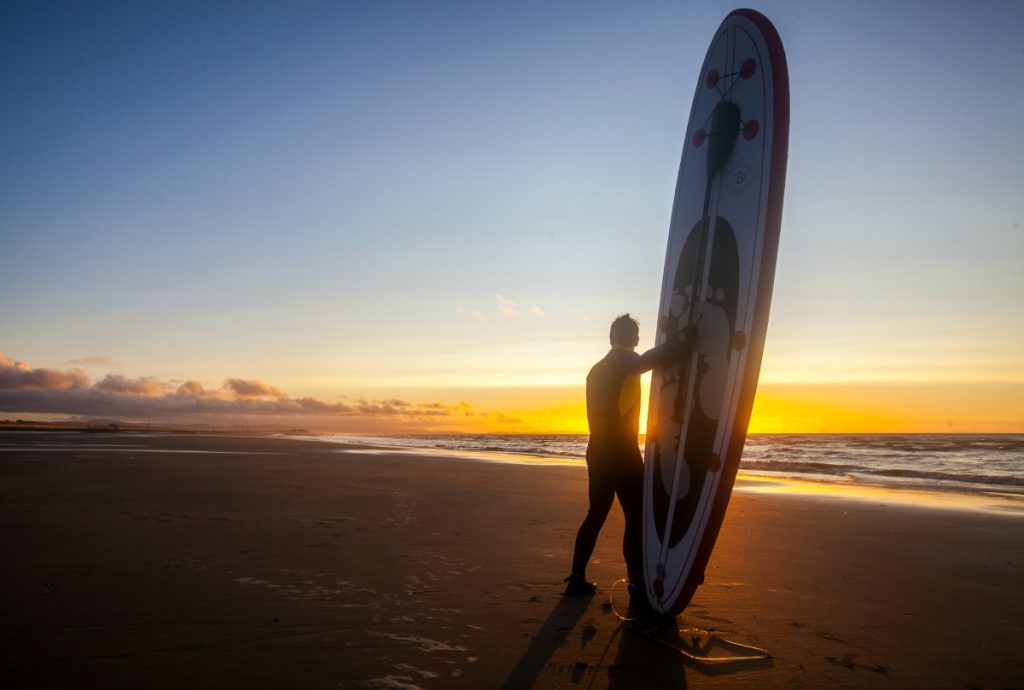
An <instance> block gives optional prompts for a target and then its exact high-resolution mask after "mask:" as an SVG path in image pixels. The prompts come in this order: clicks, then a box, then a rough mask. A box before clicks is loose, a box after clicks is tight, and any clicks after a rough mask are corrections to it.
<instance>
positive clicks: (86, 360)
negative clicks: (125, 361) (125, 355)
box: [64, 355, 121, 367]
mask: <svg viewBox="0 0 1024 690" xmlns="http://www.w3.org/2000/svg"><path fill="white" fill-rule="evenodd" d="M64 363H65V364H68V365H70V366H80V367H119V366H121V365H120V364H118V363H117V362H116V361H114V360H113V359H111V358H110V357H103V356H101V355H93V356H92V357H78V358H76V359H69V360H68V361H66V362H64Z"/></svg>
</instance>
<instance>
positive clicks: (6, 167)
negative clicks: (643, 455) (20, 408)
mask: <svg viewBox="0 0 1024 690" xmlns="http://www.w3.org/2000/svg"><path fill="white" fill-rule="evenodd" d="M752 6H753V7H755V8H756V9H759V10H760V11H762V12H764V13H765V14H766V15H767V16H768V17H769V18H770V19H771V20H772V21H773V22H774V23H775V24H776V26H777V28H778V30H779V33H780V34H781V36H782V39H783V42H784V44H785V47H786V51H787V55H788V60H789V65H790V77H791V86H792V122H791V138H790V141H791V146H790V158H789V174H788V184H787V192H786V204H785V210H784V216H783V230H782V240H781V245H780V252H779V266H778V271H777V278H776V288H775V299H774V302H773V307H772V320H771V324H770V327H769V336H768V344H767V348H766V354H765V363H764V368H763V371H762V375H763V380H764V381H765V382H768V383H788V382H799V383H808V382H812V383H813V382H822V383H842V382H850V381H856V382H870V381H910V382H932V381H947V382H948V381H956V382H967V383H970V382H988V383H992V382H1003V383H1006V382H1009V383H1010V384H1015V385H1017V386H1018V390H1019V389H1021V388H1024V360H1022V357H1021V355H1020V353H1021V352H1024V318H1022V317H1024V309H1022V308H1021V306H1020V302H1019V299H1020V296H1021V295H1022V294H1024V271H1022V270H1021V268H1020V267H1021V266H1022V265H1024V231H1022V224H1024V201H1022V198H1021V193H1020V190H1021V189H1024V172H1022V168H1021V161H1022V160H1024V130H1022V129H1021V127H1020V126H1019V124H1018V123H1019V120H1020V113H1021V112H1022V111H1024V38H1022V34H1021V31H1020V27H1021V26H1024V4H1022V3H1019V2H1013V1H1008V2H972V3H967V2H903V3H897V4H896V5H895V6H892V5H890V4H889V3H881V2H878V3H873V2H868V3H857V4H856V5H855V4H853V3H830V2H761V3H753V4H752ZM732 8H733V6H732V5H731V4H727V3H720V2H702V3H644V4H621V5H610V4H603V3H602V4H594V3H558V4H556V5H555V6H552V5H551V4H549V3H516V4H514V5H489V4H479V3H437V4H429V3H370V2H367V3H106V2H102V3H82V4H78V5H71V4H62V3H6V4H5V5H4V6H3V8H2V9H0V57H2V60H0V85H2V87H3V93H4V94H5V98H4V102H5V103H4V107H3V108H2V109H0V150H2V151H3V152H4V155H3V156H0V242H2V247H3V251H2V253H0V350H2V351H3V352H4V353H5V354H6V355H7V356H9V357H12V358H14V359H17V360H20V361H23V362H28V363H30V364H31V365H33V366H36V367H61V366H67V362H69V361H72V360H75V359H78V358H82V357H87V356H102V357H105V358H108V361H109V362H110V366H109V367H108V369H109V371H112V372H115V373H119V374H121V375H125V376H132V377H143V376H152V377H157V378H160V379H162V380H185V379H198V380H202V381H208V382H211V383H216V382H219V381H220V380H222V379H224V378H225V377H229V376H245V377H251V378H255V379H260V380H264V381H269V382H271V383H272V384H273V385H275V386H278V387H280V388H283V389H286V390H287V391H288V392H289V393H290V394H292V395H312V396H317V397H321V398H325V399H337V398H339V396H350V397H358V396H366V397H373V396H401V397H411V398H414V399H426V398H427V397H437V396H438V395H441V391H443V392H444V395H445V396H448V397H450V398H452V400H454V399H455V398H456V397H470V394H469V393H460V391H461V390H462V389H466V390H469V389H472V388H480V387H486V388H489V389H495V388H504V387H513V388H515V387H524V386H552V385H562V386H578V385H579V383H580V382H581V381H582V376H583V375H584V374H585V372H586V370H587V369H588V368H589V366H590V364H591V363H592V361H593V360H595V359H596V358H597V357H599V356H600V355H601V353H602V352H603V350H604V349H605V346H606V333H607V324H608V322H609V321H610V319H611V318H612V317H614V316H615V315H616V314H618V313H621V312H623V311H630V312H632V313H633V314H634V315H636V316H638V317H639V318H640V320H641V323H642V326H643V328H644V330H642V332H641V337H642V339H643V341H644V342H645V343H646V342H651V341H652V340H653V330H652V329H651V327H652V325H653V322H654V319H655V311H656V308H657V295H658V289H659V284H660V280H661V268H662V261H663V253H664V248H665V240H666V236H667V229H668V218H669V214H670V211H671V202H672V194H673V188H674V184H675V175H676V171H677V166H678V160H679V153H680V149H681V146H682V138H683V132H684V130H685V125H686V121H687V115H688V110H689V105H690V100H691V98H692V95H693V88H694V84H695V82H696V80H697V76H698V74H697V73H698V71H699V69H700V64H701V61H702V59H703V55H704V52H705V50H706V48H707V43H708V41H709V40H710V37H711V35H712V34H713V33H714V31H715V28H716V27H717V25H718V23H719V22H720V21H721V20H722V18H724V16H725V15H726V14H727V13H728V12H729V11H730V10H731V9H732ZM499 295H500V297H499ZM503 300H504V301H503ZM509 301H511V302H512V303H514V307H511V308H510V307H509V306H508V304H509ZM502 305H504V307H503V306H502ZM503 309H504V312H509V313H503ZM511 312H514V313H511ZM108 369H103V370H101V369H90V373H91V374H92V375H93V376H100V375H103V374H104V373H108ZM1014 399H1016V398H1014ZM1020 400H1021V403H1020V406H1021V409H1020V410H1019V413H1020V414H1019V416H1020V417H1022V418H1024V395H1020Z"/></svg>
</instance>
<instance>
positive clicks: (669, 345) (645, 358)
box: [619, 340, 688, 374]
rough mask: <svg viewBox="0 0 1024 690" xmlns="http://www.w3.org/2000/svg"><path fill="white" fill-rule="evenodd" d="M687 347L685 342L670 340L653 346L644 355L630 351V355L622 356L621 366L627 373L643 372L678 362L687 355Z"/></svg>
mask: <svg viewBox="0 0 1024 690" xmlns="http://www.w3.org/2000/svg"><path fill="white" fill-rule="evenodd" d="M687 349H688V348H687V346H686V345H685V344H684V343H680V342H676V341H674V340H670V341H667V342H664V343H662V344H661V345H658V346H657V347H652V348H651V349H650V350H648V351H647V352H645V353H643V354H642V355H638V354H635V353H630V355H629V356H626V357H622V358H620V359H619V366H620V367H621V368H622V370H623V371H624V372H625V373H627V374H642V373H644V372H645V371H650V370H651V369H653V368H654V367H658V366H661V365H663V364H669V363H671V362H678V361H679V360H680V359H683V358H684V357H685V355H686V350H687Z"/></svg>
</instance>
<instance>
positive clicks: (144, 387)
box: [93, 374, 170, 397]
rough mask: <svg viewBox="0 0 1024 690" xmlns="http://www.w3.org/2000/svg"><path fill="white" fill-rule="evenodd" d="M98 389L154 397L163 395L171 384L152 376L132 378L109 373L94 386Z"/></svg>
mask: <svg viewBox="0 0 1024 690" xmlns="http://www.w3.org/2000/svg"><path fill="white" fill-rule="evenodd" d="M93 388H95V389H96V390H100V391H104V392H107V393H116V394H120V395H144V396H146V397H153V396H157V395H163V394H164V393H166V392H167V391H168V390H169V388H170V386H169V385H168V384H166V383H163V382H161V381H158V380H156V379H155V378H153V377H152V376H144V377H142V378H137V379H130V378H128V377H127V376H121V375H120V374H107V375H106V376H104V377H103V380H102V381H100V382H99V383H97V384H96V385H94V386H93Z"/></svg>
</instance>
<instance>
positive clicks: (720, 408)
mask: <svg viewBox="0 0 1024 690" xmlns="http://www.w3.org/2000/svg"><path fill="white" fill-rule="evenodd" d="M788 140H789V77H788V72H787V69H786V56H785V53H784V52H783V49H782V42H781V41H780V39H779V35H778V33H777V32H776V31H775V27H774V26H772V24H771V22H769V21H768V20H767V19H766V18H765V17H764V16H762V15H761V14H759V13H757V12H754V11H753V10H736V11H734V12H732V13H731V14H730V15H729V16H728V17H726V18H725V21H723V22H722V25H721V26H720V27H719V28H718V31H717V32H716V33H715V36H714V38H713V39H712V41H711V47H710V48H709V49H708V52H707V56H706V57H705V59H704V65H703V66H702V67H701V71H700V78H699V80H698V82H697V90H696V94H695V95H694V97H693V106H692V107H691V110H690V120H689V125H688V126H687V130H686V139H685V142H684V145H683V156H682V162H681V163H680V166H679V178H678V181H677V183H676V193H675V202H674V204H673V208H672V220H671V225H670V227H669V237H668V250H667V253H666V256H665V272H664V277H663V280H662V288H661V307H660V309H659V321H658V334H657V342H658V343H659V344H660V343H663V342H665V341H666V340H668V339H683V340H686V339H689V341H690V343H691V348H690V349H689V352H688V353H687V354H686V356H685V357H684V358H683V359H682V360H681V361H679V362H676V363H673V364H670V365H667V366H664V367H661V368H658V369H655V370H654V372H653V375H652V380H651V401H650V406H649V417H648V422H647V443H646V448H645V463H646V467H645V477H644V561H645V563H644V565H645V580H646V583H645V585H646V590H647V597H648V600H649V601H650V603H651V605H652V606H653V607H654V608H655V610H657V611H659V612H662V613H666V614H673V615H674V614H677V613H679V612H680V611H682V610H683V609H684V608H685V607H686V605H687V604H688V603H689V602H690V600H691V599H692V598H693V595H694V592H695V591H696V590H697V587H698V586H699V585H700V584H701V582H703V578H704V568H705V566H706V565H707V562H708V559H709V558H710V556H711V550H712V548H713V547H714V544H715V539H716V538H717V536H718V531H719V528H720V527H721V525H722V520H723V518H724V517H725V509H726V506H727V505H728V503H729V497H730V495H731V494H732V487H733V483H734V481H735V479H736V470H737V467H738V466H739V462H740V456H741V455H742V453H743V444H744V441H745V440H746V435H747V425H748V423H749V421H750V410H751V407H752V406H753V403H754V392H755V390H756V389H757V377H758V372H759V370H760V367H761V355H762V352H763V350H764V338H765V331H766V329H767V326H768V308H769V304H770V302H771V294H772V282H773V279H774V277H775V257H776V253H777V250H778V245H779V225H780V222H781V219H782V193H783V187H784V185H785V178H786V151H787V147H788ZM684 334H688V336H689V337H688V338H687V335H684Z"/></svg>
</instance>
